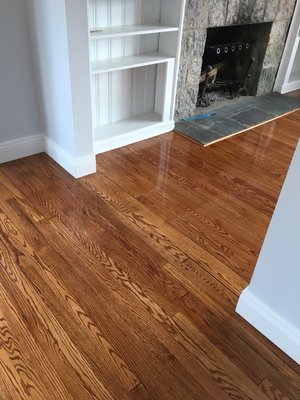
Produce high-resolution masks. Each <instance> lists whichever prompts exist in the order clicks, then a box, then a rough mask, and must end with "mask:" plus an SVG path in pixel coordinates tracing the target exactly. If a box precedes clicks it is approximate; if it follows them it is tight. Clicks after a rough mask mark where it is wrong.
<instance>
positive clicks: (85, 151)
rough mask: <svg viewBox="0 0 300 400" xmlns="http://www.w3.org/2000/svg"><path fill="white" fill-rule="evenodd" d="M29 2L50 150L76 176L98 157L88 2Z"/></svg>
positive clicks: (92, 165)
mask: <svg viewBox="0 0 300 400" xmlns="http://www.w3.org/2000/svg"><path fill="white" fill-rule="evenodd" d="M27 5H28V12H29V16H30V21H31V34H32V43H33V47H34V49H35V60H36V62H35V64H36V74H37V80H38V88H39V93H40V99H41V110H42V116H43V125H44V133H45V135H46V146H45V149H46V151H47V152H48V154H49V155H50V156H51V157H53V158H54V159H55V160H56V161H57V162H58V163H60V164H61V165H62V166H63V167H64V168H65V169H67V170H68V171H69V172H70V173H71V174H72V175H74V176H76V177H78V176H82V175H85V174H87V173H92V172H94V171H95V157H94V154H93V153H94V152H93V130H92V110H91V95H90V85H89V80H90V65H89V41H88V24H87V8H86V0H51V1H50V0H27ZM78 168H79V169H81V171H78Z"/></svg>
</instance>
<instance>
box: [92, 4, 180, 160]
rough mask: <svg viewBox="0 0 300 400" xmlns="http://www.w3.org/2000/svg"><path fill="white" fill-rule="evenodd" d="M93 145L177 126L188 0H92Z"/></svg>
mask: <svg viewBox="0 0 300 400" xmlns="http://www.w3.org/2000/svg"><path fill="white" fill-rule="evenodd" d="M88 4H89V29H90V65H91V89H92V104H93V126H94V150H95V153H96V154H98V153H102V152H104V151H107V150H111V149H114V148H117V147H120V146H123V145H126V144H130V143H133V142H136V141H139V140H143V139H146V138H149V137H152V136H155V135H159V134H161V133H164V132H168V131H170V130H172V129H173V127H174V121H173V115H174V104H175V93H176V84H177V75H178V64H179V57H178V54H179V51H180V41H181V32H182V24H183V14H184V6H185V0H89V3H88Z"/></svg>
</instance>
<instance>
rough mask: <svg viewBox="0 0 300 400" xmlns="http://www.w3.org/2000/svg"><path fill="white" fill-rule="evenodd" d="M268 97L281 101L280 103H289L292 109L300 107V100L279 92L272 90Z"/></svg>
mask: <svg viewBox="0 0 300 400" xmlns="http://www.w3.org/2000/svg"><path fill="white" fill-rule="evenodd" d="M266 97H267V98H271V99H273V100H276V101H279V102H280V103H284V104H287V105H289V106H290V107H291V111H292V110H293V109H296V108H299V107H300V101H299V100H297V99H294V98H293V97H290V96H286V95H284V94H280V93H278V92H272V93H269V94H267V95H266Z"/></svg>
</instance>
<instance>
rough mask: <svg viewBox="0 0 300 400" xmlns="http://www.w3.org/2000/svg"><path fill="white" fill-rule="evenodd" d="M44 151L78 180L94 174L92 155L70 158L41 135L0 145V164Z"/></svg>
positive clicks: (94, 160)
mask: <svg viewBox="0 0 300 400" xmlns="http://www.w3.org/2000/svg"><path fill="white" fill-rule="evenodd" d="M44 151H45V152H46V153H47V154H48V155H49V156H50V157H51V158H53V160H54V161H56V162H57V163H58V164H59V165H60V166H61V167H63V168H64V169H65V170H66V171H68V172H69V173H70V174H71V175H72V176H74V178H80V177H82V176H86V175H89V174H93V173H94V172H96V157H95V155H94V154H91V155H87V156H83V157H77V158H75V157H72V156H70V154H69V153H67V152H66V151H65V150H64V149H62V148H61V147H60V146H58V145H57V144H56V143H54V142H53V141H52V140H51V139H49V138H47V137H46V136H44V135H41V134H38V135H31V136H26V137H24V138H21V139H15V140H9V141H7V142H2V143H0V164H2V163H6V162H9V161H14V160H18V159H19V158H24V157H28V156H32V155H34V154H39V153H43V152H44Z"/></svg>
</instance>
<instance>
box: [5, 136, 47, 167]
mask: <svg viewBox="0 0 300 400" xmlns="http://www.w3.org/2000/svg"><path fill="white" fill-rule="evenodd" d="M43 151H44V137H43V135H39V134H38V135H31V136H26V137H23V138H21V139H15V140H9V141H7V142H2V143H0V164H2V163H5V162H9V161H13V160H17V159H18V158H23V157H28V156H32V155H33V154H38V153H42V152H43Z"/></svg>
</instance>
